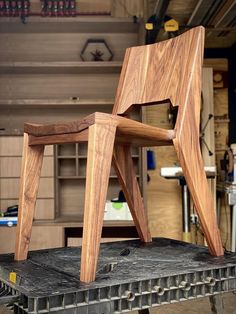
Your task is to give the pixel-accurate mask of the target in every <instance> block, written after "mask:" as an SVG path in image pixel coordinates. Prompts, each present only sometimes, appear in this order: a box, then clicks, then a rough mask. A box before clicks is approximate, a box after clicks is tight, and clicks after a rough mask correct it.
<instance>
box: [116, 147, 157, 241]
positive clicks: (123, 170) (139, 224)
mask: <svg viewBox="0 0 236 314" xmlns="http://www.w3.org/2000/svg"><path fill="white" fill-rule="evenodd" d="M113 166H114V168H115V170H116V173H117V176H118V180H119V182H120V185H121V187H122V190H123V193H124V195H125V198H126V201H127V203H128V206H129V209H130V212H131V214H132V217H133V220H134V223H135V226H136V228H137V232H138V234H139V237H140V239H141V240H142V241H144V242H151V241H152V238H151V234H150V231H149V227H148V219H147V212H146V210H145V207H144V203H143V199H142V195H141V192H140V189H139V185H138V181H137V178H136V174H135V170H134V165H133V160H132V155H131V147H130V145H115V148H114V153H113Z"/></svg>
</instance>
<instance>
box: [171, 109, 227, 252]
mask: <svg viewBox="0 0 236 314" xmlns="http://www.w3.org/2000/svg"><path fill="white" fill-rule="evenodd" d="M192 107H193V106H192ZM193 108H194V107H193ZM193 108H191V106H189V107H188V108H187V109H186V112H185V117H184V119H186V120H187V121H188V122H185V121H184V119H183V121H182V126H181V128H179V129H178V128H177V132H176V138H175V139H174V140H173V142H174V146H175V149H176V152H177V155H178V158H179V161H180V165H181V167H182V170H183V174H184V177H185V179H186V182H187V185H188V188H189V191H190V194H191V196H192V199H193V203H194V205H195V208H196V211H197V214H198V217H199V219H200V222H201V227H202V230H203V233H204V235H205V238H206V241H207V244H208V246H209V251H210V253H211V254H212V255H215V256H220V255H223V254H224V250H223V246H222V241H221V237H220V231H219V228H218V226H217V219H216V213H215V210H214V205H213V198H212V195H211V192H210V189H209V186H208V182H207V178H206V173H205V170H204V164H203V159H202V155H201V151H200V144H199V133H198V129H197V123H196V122H195V120H194V118H195V117H194V113H193ZM180 130H181V131H180Z"/></svg>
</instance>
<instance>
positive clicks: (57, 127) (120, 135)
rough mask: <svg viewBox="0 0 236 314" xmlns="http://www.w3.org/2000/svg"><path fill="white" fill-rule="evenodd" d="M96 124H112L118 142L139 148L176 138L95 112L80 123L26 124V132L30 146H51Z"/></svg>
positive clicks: (165, 132) (113, 116)
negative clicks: (115, 128)
mask: <svg viewBox="0 0 236 314" xmlns="http://www.w3.org/2000/svg"><path fill="white" fill-rule="evenodd" d="M94 123H99V124H108V123H112V124H113V125H116V126H117V141H118V142H126V143H134V144H135V145H137V146H153V145H154V146H158V145H171V144H172V139H173V138H174V137H175V131H174V130H165V129H161V128H157V127H152V126H149V125H146V124H143V123H141V122H138V121H134V120H131V119H127V118H124V117H119V116H116V115H111V114H106V113H101V112H95V113H93V114H91V115H89V116H87V117H86V118H84V119H82V120H80V121H72V122H65V123H56V124H55V123H54V124H48V125H36V124H29V123H25V126H24V131H25V132H27V133H28V134H31V135H32V137H31V138H30V145H33V143H37V144H39V143H41V141H42V140H43V142H44V143H45V144H46V143H48V144H49V143H51V142H52V143H53V142H54V141H56V139H58V141H59V140H60V139H63V138H64V140H65V142H70V140H69V137H71V138H73V133H78V132H81V131H83V130H85V129H86V128H88V127H89V126H90V125H92V124H94ZM67 134H68V137H67ZM79 134H80V133H78V137H79ZM49 135H53V136H55V138H54V137H51V138H50V136H49ZM59 135H61V136H59ZM37 137H39V140H37ZM50 139H51V141H50ZM54 143H56V142H54ZM62 143H63V142H62Z"/></svg>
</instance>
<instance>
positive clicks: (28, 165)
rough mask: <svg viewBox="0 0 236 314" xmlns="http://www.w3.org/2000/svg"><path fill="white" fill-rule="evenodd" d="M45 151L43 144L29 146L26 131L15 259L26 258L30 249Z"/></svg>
mask: <svg viewBox="0 0 236 314" xmlns="http://www.w3.org/2000/svg"><path fill="white" fill-rule="evenodd" d="M43 152H44V146H43V145H38V146H33V147H32V146H29V135H28V134H27V133H25V134H24V144H23V159H22V168H21V181H20V196H19V210H18V222H17V234H16V248H15V259H16V260H18V261H19V260H25V259H26V258H27V254H28V250H29V243H30V237H31V230H32V223H33V217H34V208H35V203H36V197H37V192H38V186H39V179H40V172H41V167H42V163H43Z"/></svg>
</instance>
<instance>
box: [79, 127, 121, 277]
mask: <svg viewBox="0 0 236 314" xmlns="http://www.w3.org/2000/svg"><path fill="white" fill-rule="evenodd" d="M115 133H116V126H115V125H112V123H110V124H109V123H108V124H97V123H95V124H94V125H92V126H90V127H89V138H88V159H87V165H88V166H87V171H86V172H87V173H86V194H85V206H84V225H83V242H82V255H81V270H80V280H81V281H84V282H91V281H93V280H94V278H95V276H96V268H97V260H98V254H99V247H100V241H101V234H102V225H103V216H104V210H105V203H106V195H107V188H108V181H109V173H110V169H111V159H112V151H113V145H114V140H115Z"/></svg>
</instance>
